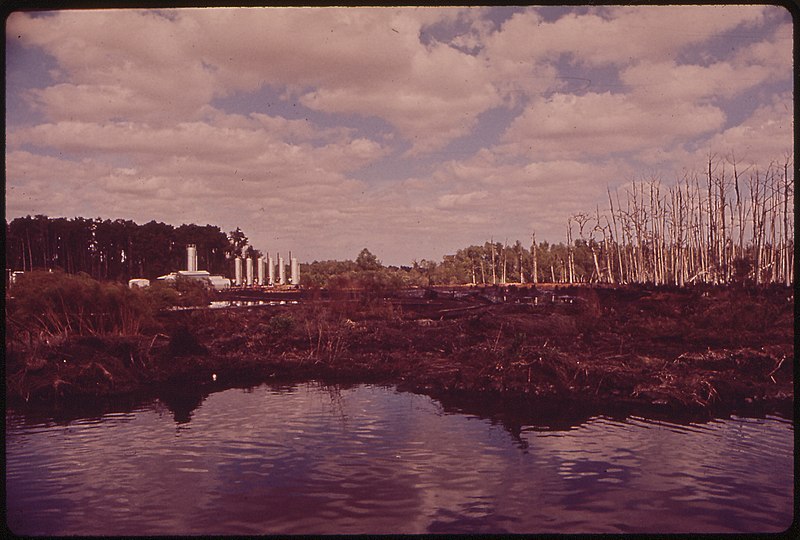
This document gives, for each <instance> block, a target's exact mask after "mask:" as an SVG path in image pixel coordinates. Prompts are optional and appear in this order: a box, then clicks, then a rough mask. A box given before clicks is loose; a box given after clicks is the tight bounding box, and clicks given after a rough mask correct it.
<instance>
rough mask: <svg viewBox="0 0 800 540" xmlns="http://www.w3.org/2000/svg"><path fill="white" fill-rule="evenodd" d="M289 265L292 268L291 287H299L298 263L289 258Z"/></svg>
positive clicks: (294, 258)
mask: <svg viewBox="0 0 800 540" xmlns="http://www.w3.org/2000/svg"><path fill="white" fill-rule="evenodd" d="M289 265H290V266H291V268H292V277H291V283H292V285H295V286H297V285H300V263H299V262H297V258H296V257H291V258H290V259H289Z"/></svg>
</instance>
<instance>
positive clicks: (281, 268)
mask: <svg viewBox="0 0 800 540" xmlns="http://www.w3.org/2000/svg"><path fill="white" fill-rule="evenodd" d="M278 283H279V284H280V285H286V264H284V262H283V256H282V255H278Z"/></svg>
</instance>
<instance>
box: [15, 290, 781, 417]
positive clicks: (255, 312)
mask: <svg viewBox="0 0 800 540" xmlns="http://www.w3.org/2000/svg"><path fill="white" fill-rule="evenodd" d="M558 293H559V294H560V295H563V297H565V298H568V300H567V301H564V302H552V301H548V302H537V303H534V301H533V297H532V296H531V295H530V294H521V291H519V290H517V291H513V290H512V291H510V292H509V294H507V295H506V296H505V298H503V301H496V302H495V301H491V302H487V301H485V300H483V301H481V300H480V299H476V298H475V297H469V296H464V297H462V298H456V297H455V295H449V296H448V295H441V294H431V295H427V296H426V297H423V298H419V299H414V300H409V299H402V298H390V299H386V298H360V299H354V298H352V297H347V298H333V299H329V300H318V301H304V302H302V303H300V304H297V305H286V306H264V307H251V308H238V309H222V310H197V311H187V312H171V313H164V314H162V315H161V319H160V321H159V322H160V324H161V327H160V328H159V331H158V332H156V333H154V334H152V335H147V336H131V337H70V338H67V339H65V340H63V341H61V342H50V343H38V344H36V345H23V344H20V343H7V344H6V348H7V351H6V352H7V358H6V395H7V400H8V402H9V403H10V404H12V406H16V407H24V406H42V407H70V406H77V405H80V406H99V405H101V404H103V403H107V402H109V401H120V400H123V401H124V400H135V399H137V398H144V397H148V396H162V397H165V399H170V398H172V399H175V400H177V401H178V402H180V403H183V401H186V402H187V403H189V404H190V405H189V406H191V403H192V402H193V400H197V396H198V395H202V394H207V393H209V392H212V391H216V390H220V389H224V388H228V387H232V386H250V385H255V384H259V383H261V382H267V381H276V380H295V381H299V380H307V379H317V380H323V381H329V382H350V383H353V382H378V383H386V384H397V385H398V386H399V388H401V389H406V390H411V391H417V392H422V393H426V394H429V395H432V396H433V397H437V398H439V399H441V400H442V401H443V402H445V403H446V404H449V405H448V406H452V407H454V408H458V409H462V410H463V409H464V408H465V407H466V408H469V407H470V406H471V405H474V406H479V407H482V408H486V407H489V408H491V407H493V406H498V404H502V403H505V404H514V405H515V406H518V407H522V408H527V409H529V410H532V411H539V412H540V413H541V414H546V415H551V414H553V415H558V414H565V415H569V414H576V415H582V414H591V413H609V414H641V415H646V416H651V417H652V416H659V417H669V418H677V417H686V418H709V417H713V416H720V415H726V414H729V413H732V412H736V413H741V414H765V413H772V412H778V413H780V414H784V415H787V416H788V415H790V414H791V412H792V407H793V382H794V379H793V364H794V341H793V338H794V318H793V310H794V301H793V297H792V296H791V294H792V292H791V290H788V289H770V290H759V291H746V290H734V289H724V290H723V289H708V288H706V289H695V290H668V289H657V290H652V289H651V290H648V289H641V288H638V289H588V288H572V289H561V290H559V291H558ZM182 396H183V397H186V399H185V400H183V397H182ZM187 396H188V397H187ZM200 399H202V398H200ZM182 400H183V401H182ZM197 403H199V401H198V402H197ZM195 406H196V405H195Z"/></svg>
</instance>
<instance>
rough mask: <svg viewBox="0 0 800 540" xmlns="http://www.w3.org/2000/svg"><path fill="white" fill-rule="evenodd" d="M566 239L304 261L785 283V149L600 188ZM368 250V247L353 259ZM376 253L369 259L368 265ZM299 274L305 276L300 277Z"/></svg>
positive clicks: (471, 277)
mask: <svg viewBox="0 0 800 540" xmlns="http://www.w3.org/2000/svg"><path fill="white" fill-rule="evenodd" d="M565 238H566V242H559V243H557V244H551V243H548V242H546V241H541V242H538V243H537V241H536V235H535V233H533V234H531V244H530V248H527V247H526V246H525V245H523V244H522V243H521V242H520V241H519V240H516V241H515V242H514V243H513V244H509V243H508V242H507V241H506V242H503V243H500V242H495V241H494V240H492V241H490V242H485V243H484V244H482V245H471V246H469V247H466V248H463V249H459V250H458V251H456V253H455V254H452V255H445V256H444V257H443V259H442V261H441V262H436V261H428V260H424V259H423V260H421V261H419V262H417V261H414V263H413V265H412V266H403V267H383V266H382V265H381V264H380V261H377V259H375V260H374V261H372V263H371V265H368V266H365V265H364V264H363V261H362V264H359V262H358V259H357V261H323V262H317V261H315V262H314V263H312V264H310V265H305V268H304V269H303V272H304V276H308V275H310V277H311V279H310V281H311V283H312V284H320V285H323V286H324V285H348V284H351V285H352V284H356V285H358V284H363V283H375V282H378V283H387V284H393V283H394V284H400V285H405V286H409V285H416V286H428V285H455V284H469V283H471V284H484V285H494V284H507V283H520V284H524V283H533V284H537V283H608V284H632V283H651V284H654V285H675V286H679V287H682V286H686V285H690V284H693V283H712V284H729V283H734V282H736V283H752V284H754V285H763V284H771V283H778V284H782V285H785V286H791V285H793V283H794V247H795V246H794V175H793V158H792V156H791V155H786V156H785V157H784V159H783V161H781V162H777V161H772V162H770V163H769V164H767V166H766V167H761V168H760V167H758V166H755V165H752V166H748V167H745V168H742V167H741V166H740V165H739V164H738V163H737V162H736V159H735V156H734V155H733V154H730V155H728V156H725V157H719V156H716V155H710V156H709V158H708V161H707V163H706V166H705V168H704V171H703V172H702V173H697V172H686V173H685V174H684V175H683V176H682V177H681V178H680V179H678V180H677V181H676V182H674V183H673V184H672V185H665V184H664V183H663V182H662V181H661V180H660V179H658V178H655V177H653V178H649V179H641V180H634V181H633V182H631V183H630V184H629V186H627V187H626V188H625V189H624V193H623V194H622V196H621V195H620V193H619V191H615V192H614V193H612V192H611V190H610V189H609V190H608V208H607V209H604V210H603V211H601V210H600V207H599V206H597V207H596V208H595V211H594V212H591V213H578V214H575V215H573V216H570V217H569V218H568V219H567V224H566V227H565ZM365 252H366V254H367V255H368V256H370V257H374V256H372V254H371V253H369V251H368V250H366V249H365V250H364V251H362V253H361V254H359V259H363V258H364V257H365ZM375 262H377V265H375ZM304 280H305V282H306V283H308V280H307V279H306V277H304Z"/></svg>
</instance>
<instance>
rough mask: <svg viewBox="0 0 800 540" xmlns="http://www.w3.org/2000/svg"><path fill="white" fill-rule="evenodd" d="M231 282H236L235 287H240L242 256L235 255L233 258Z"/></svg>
mask: <svg viewBox="0 0 800 540" xmlns="http://www.w3.org/2000/svg"><path fill="white" fill-rule="evenodd" d="M233 271H234V274H233V276H234V277H233V282H234V283H235V284H236V286H237V287H241V285H242V258H241V257H236V258H235V259H234V260H233Z"/></svg>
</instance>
